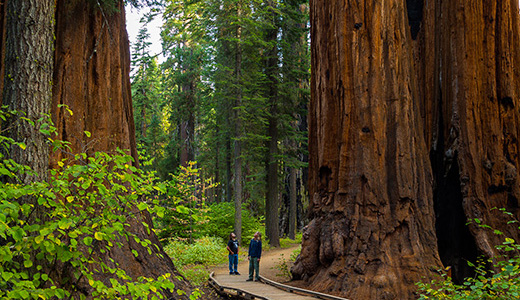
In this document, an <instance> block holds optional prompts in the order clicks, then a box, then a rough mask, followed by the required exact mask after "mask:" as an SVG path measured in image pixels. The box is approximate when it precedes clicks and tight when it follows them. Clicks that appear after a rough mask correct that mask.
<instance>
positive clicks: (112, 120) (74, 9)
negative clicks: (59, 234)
mask: <svg viewBox="0 0 520 300" xmlns="http://www.w3.org/2000/svg"><path fill="white" fill-rule="evenodd" d="M91 3H92V2H89V1H84V0H73V1H71V0H58V2H57V7H56V50H55V51H56V52H55V57H56V62H55V71H54V80H53V82H54V90H53V103H52V110H53V114H52V115H53V119H54V122H55V124H56V126H57V128H58V134H59V136H58V137H59V138H60V139H63V140H67V141H69V142H71V147H72V151H74V152H76V151H87V152H89V153H91V152H93V151H106V152H112V151H114V150H115V149H116V147H119V148H121V149H129V150H130V154H131V155H132V156H133V157H134V158H135V159H136V163H137V155H136V146H135V132H134V122H133V120H134V119H133V115H132V102H131V93H130V79H129V68H130V54H129V45H128V36H127V33H126V29H125V14H124V6H123V1H119V2H118V5H117V8H118V9H119V12H115V13H107V12H104V11H103V10H102V9H100V7H96V6H93V5H91ZM59 104H66V105H68V106H69V107H70V109H71V110H72V111H73V113H74V114H73V115H72V116H71V115H69V114H68V113H67V112H64V111H62V110H60V109H59V108H58V105H59ZM84 131H89V132H91V134H92V135H91V137H88V136H87V135H85V134H84ZM64 155H66V154H64V153H60V152H58V153H56V154H54V156H53V157H52V161H53V162H56V161H57V160H58V159H60V158H61V157H62V156H64ZM142 222H147V223H148V224H149V225H150V226H151V225H152V224H151V219H150V217H149V216H147V215H138V216H137V217H136V218H134V219H131V220H129V223H130V227H129V228H128V230H130V231H132V232H133V233H134V234H136V235H137V236H138V237H139V238H140V239H141V240H143V239H149V240H150V241H151V242H152V243H153V244H155V245H158V246H159V248H158V249H156V248H155V247H152V246H150V247H149V249H150V250H151V251H152V253H151V254H149V253H148V249H145V248H143V247H142V246H141V245H140V244H138V243H136V242H135V241H134V240H133V239H130V240H129V241H127V240H122V241H121V242H122V243H123V246H122V247H118V248H114V249H112V250H111V252H110V253H107V254H106V257H105V260H106V262H107V264H108V265H109V266H110V265H112V263H111V262H110V260H111V259H113V260H114V261H115V262H116V263H118V264H119V266H120V267H121V268H122V269H124V270H125V271H126V272H127V274H128V275H129V276H131V277H132V278H137V277H139V276H146V277H152V278H156V277H158V276H159V275H162V274H165V273H172V274H174V275H177V273H176V269H175V267H174V265H173V263H172V261H171V260H170V258H169V257H168V256H167V255H166V253H165V252H164V251H163V250H162V247H160V243H159V241H158V239H157V237H156V236H155V234H153V232H152V233H151V234H149V233H147V230H146V228H145V227H144V226H143V225H142ZM132 250H136V251H137V252H138V256H137V257H135V256H134V255H133V254H132V252H131V251H132ZM100 276H102V275H100ZM100 279H103V278H100ZM174 280H175V283H176V289H182V290H185V291H189V289H190V287H189V286H188V284H187V283H186V282H184V281H179V280H177V279H174ZM80 284H82V283H80ZM79 290H83V291H84V292H85V291H89V290H90V286H89V285H88V283H85V284H84V286H82V287H80V288H79ZM168 297H173V295H168Z"/></svg>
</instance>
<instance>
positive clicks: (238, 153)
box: [233, 2, 244, 242]
mask: <svg viewBox="0 0 520 300" xmlns="http://www.w3.org/2000/svg"><path fill="white" fill-rule="evenodd" d="M236 5H237V18H238V19H239V20H240V17H241V16H240V15H241V9H242V8H241V7H240V5H241V3H240V2H237V4H236ZM235 34H236V39H237V42H236V49H235V51H236V53H235V80H236V83H235V84H236V85H237V87H238V89H237V90H236V100H235V108H234V110H233V121H234V124H235V132H234V136H235V141H234V145H233V146H234V147H233V149H234V154H233V160H234V162H235V164H234V169H235V188H234V199H235V235H236V236H237V240H238V241H239V242H241V241H242V197H243V182H244V179H243V173H242V140H241V139H242V130H243V129H242V121H241V113H240V111H241V108H240V107H241V106H242V91H241V90H240V82H241V80H242V46H241V42H242V41H241V39H242V27H241V25H240V24H238V25H237V28H236V33H235Z"/></svg>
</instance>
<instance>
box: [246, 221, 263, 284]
mask: <svg viewBox="0 0 520 300" xmlns="http://www.w3.org/2000/svg"><path fill="white" fill-rule="evenodd" d="M261 237H262V234H261V233H260V232H258V231H257V232H256V233H255V236H254V238H253V239H251V242H250V243H249V254H248V255H247V259H248V260H249V278H248V279H247V280H246V281H253V275H256V277H255V280H256V281H259V280H260V274H259V273H258V271H259V269H260V257H261V256H262V240H261Z"/></svg>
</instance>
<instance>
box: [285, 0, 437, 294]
mask: <svg viewBox="0 0 520 300" xmlns="http://www.w3.org/2000/svg"><path fill="white" fill-rule="evenodd" d="M310 8H311V24H312V26H311V36H312V43H311V51H312V52H311V55H312V69H313V72H312V80H311V82H312V83H311V95H312V99H311V104H310V112H309V115H310V117H309V118H310V120H309V122H310V123H309V152H310V165H309V189H310V197H311V203H310V205H309V206H310V210H311V212H312V216H313V219H312V221H311V222H310V224H309V225H308V226H307V228H306V230H305V231H304V233H303V245H302V252H301V255H300V257H299V259H298V260H297V262H296V264H295V266H294V267H293V269H292V272H293V275H294V276H295V277H296V278H298V277H299V278H303V279H306V280H308V282H309V286H310V287H311V288H313V289H317V290H320V291H325V292H331V293H335V294H341V295H345V296H348V297H351V298H354V299H412V298H414V297H415V295H414V290H415V286H414V284H413V283H414V282H416V281H419V280H421V279H423V277H424V278H426V280H427V279H428V278H432V277H434V275H435V273H434V272H435V270H437V269H440V268H441V266H442V264H441V262H440V259H439V256H438V254H437V250H436V249H437V240H436V236H435V225H434V224H435V219H434V218H435V214H434V209H433V201H432V187H431V182H432V179H433V178H432V171H431V168H430V164H429V161H428V152H427V149H426V144H425V142H424V139H423V138H422V133H423V129H422V124H421V120H420V118H418V107H417V106H418V105H416V104H415V103H414V101H413V100H414V98H415V97H416V93H417V87H416V85H415V82H414V80H413V78H412V77H413V74H414V70H413V65H412V62H413V60H412V51H411V50H410V47H409V46H410V45H411V36H410V33H409V29H408V24H407V23H408V22H407V16H406V7H405V3H404V2H403V1H396V0H389V1H376V2H375V1H361V2H345V1H340V0H334V1H329V2H322V1H317V0H314V1H311V3H310Z"/></svg>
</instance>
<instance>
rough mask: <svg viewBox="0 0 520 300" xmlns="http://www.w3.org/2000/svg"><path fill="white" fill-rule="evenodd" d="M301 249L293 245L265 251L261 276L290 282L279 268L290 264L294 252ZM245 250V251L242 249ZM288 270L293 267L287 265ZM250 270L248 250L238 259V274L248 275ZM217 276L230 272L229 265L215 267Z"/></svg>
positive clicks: (261, 261) (261, 263)
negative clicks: (283, 264)
mask: <svg viewBox="0 0 520 300" xmlns="http://www.w3.org/2000/svg"><path fill="white" fill-rule="evenodd" d="M298 247H300V245H299V244H294V245H291V246H290V247H289V248H273V249H271V250H268V251H263V253H262V259H261V260H260V275H262V276H264V277H266V278H268V279H271V280H274V281H277V282H282V283H283V282H287V281H289V280H290V278H289V277H287V276H280V275H282V271H280V270H279V266H280V265H282V261H286V262H288V261H289V259H290V257H291V255H292V254H293V252H294V251H295V250H296V249H298ZM241 250H243V249H241ZM287 267H288V269H290V268H291V265H290V264H289V263H287ZM248 270H249V261H248V260H247V249H245V251H242V253H240V255H239V258H238V272H239V273H241V274H242V275H247V274H248ZM214 271H215V273H216V274H226V273H228V272H229V269H228V264H227V263H226V264H223V265H220V266H217V267H215V270H214Z"/></svg>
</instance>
